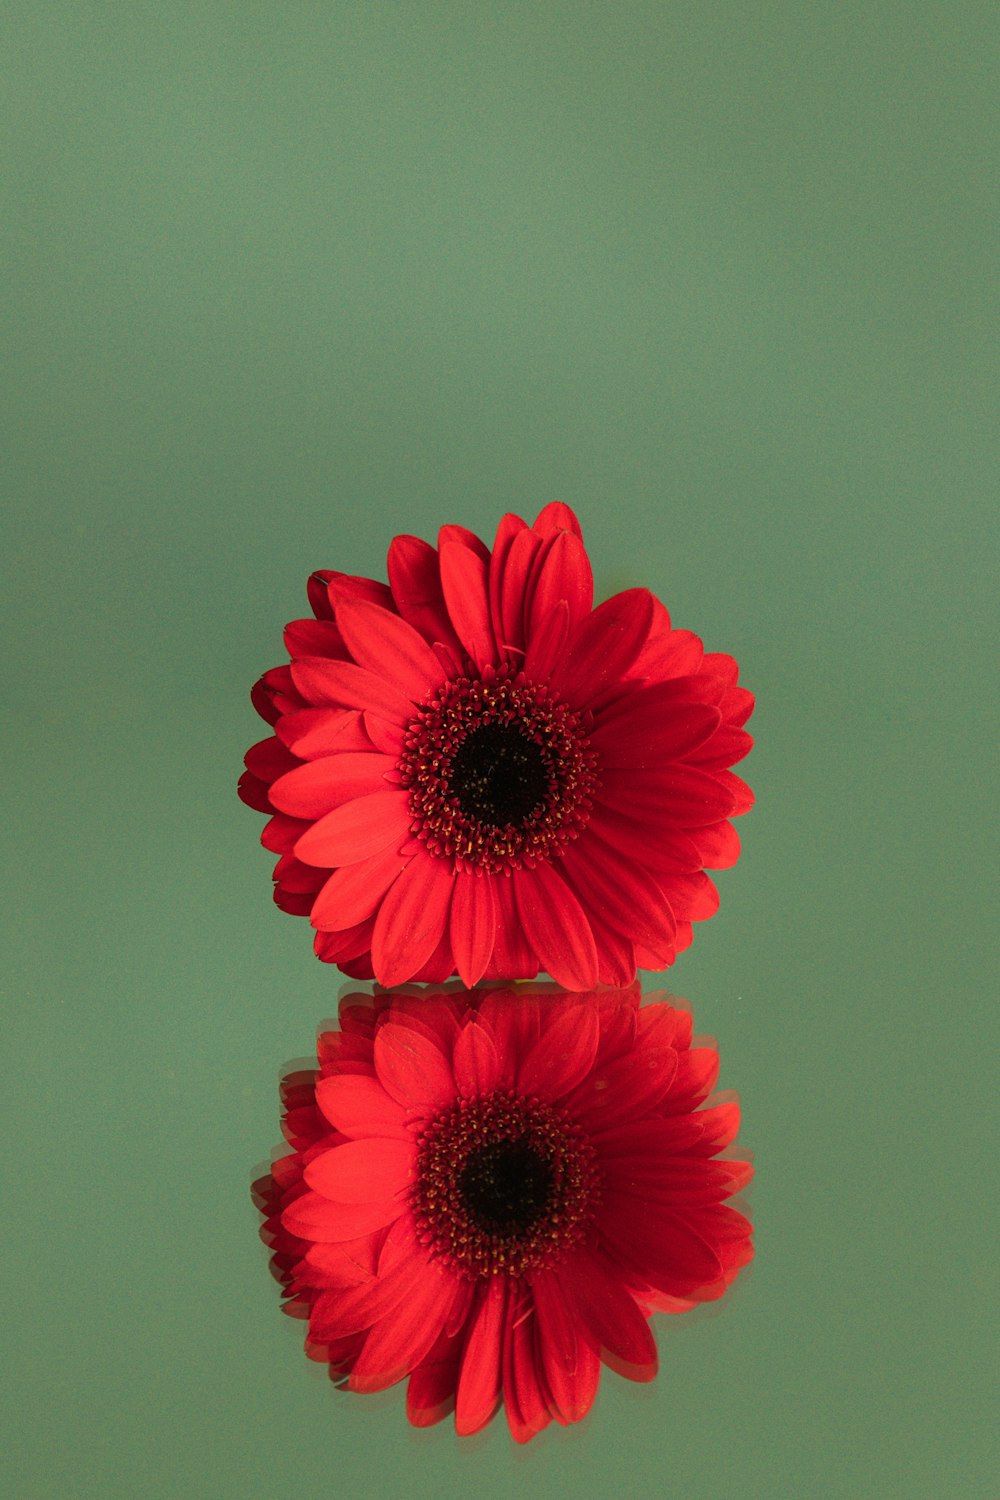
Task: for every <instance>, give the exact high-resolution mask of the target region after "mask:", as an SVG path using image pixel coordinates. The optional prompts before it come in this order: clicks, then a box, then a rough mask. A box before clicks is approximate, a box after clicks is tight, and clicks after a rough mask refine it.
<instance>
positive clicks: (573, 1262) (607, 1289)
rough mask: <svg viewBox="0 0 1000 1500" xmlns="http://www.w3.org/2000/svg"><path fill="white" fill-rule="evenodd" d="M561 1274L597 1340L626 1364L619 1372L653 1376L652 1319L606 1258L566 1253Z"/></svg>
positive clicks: (572, 1303)
mask: <svg viewBox="0 0 1000 1500" xmlns="http://www.w3.org/2000/svg"><path fill="white" fill-rule="evenodd" d="M559 1277H560V1282H561V1285H562V1287H563V1288H564V1290H565V1292H566V1296H567V1301H568V1302H569V1304H570V1306H571V1307H575V1309H576V1314H577V1316H578V1317H579V1318H580V1320H581V1322H582V1323H583V1324H584V1325H585V1327H586V1328H587V1329H588V1330H589V1332H590V1334H591V1336H592V1337H593V1338H594V1340H595V1341H596V1342H597V1344H598V1345H599V1346H600V1347H601V1349H606V1350H607V1351H608V1353H610V1354H612V1355H614V1356H615V1357H616V1359H618V1360H620V1361H621V1363H622V1364H623V1365H624V1366H626V1367H627V1369H625V1370H621V1371H620V1373H622V1374H626V1373H627V1374H628V1377H629V1379H631V1380H652V1379H653V1376H654V1375H655V1374H656V1367H657V1357H656V1344H655V1343H654V1341H653V1335H652V1333H651V1331H650V1327H649V1323H648V1322H647V1321H646V1319H645V1318H644V1317H643V1315H642V1313H641V1312H640V1311H639V1309H638V1307H637V1306H636V1303H635V1299H634V1298H633V1297H632V1295H631V1294H630V1293H629V1292H627V1291H626V1290H625V1287H624V1286H623V1285H622V1282H621V1280H620V1278H619V1277H618V1276H616V1275H615V1274H614V1272H613V1270H612V1269H611V1268H610V1266H609V1265H608V1264H607V1263H606V1262H605V1261H604V1260H603V1258H602V1257H599V1256H598V1255H597V1254H596V1253H592V1252H588V1251H583V1250H581V1251H578V1252H576V1253H575V1254H573V1255H567V1256H565V1257H564V1259H563V1260H562V1261H561V1263H560V1266H559Z"/></svg>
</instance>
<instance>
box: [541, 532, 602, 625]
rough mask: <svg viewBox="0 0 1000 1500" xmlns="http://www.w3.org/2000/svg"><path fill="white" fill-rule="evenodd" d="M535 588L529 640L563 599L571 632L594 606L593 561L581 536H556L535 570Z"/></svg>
mask: <svg viewBox="0 0 1000 1500" xmlns="http://www.w3.org/2000/svg"><path fill="white" fill-rule="evenodd" d="M533 578H534V587H533V589H532V593H531V603H530V607H529V610H528V615H527V629H526V632H525V634H526V640H527V644H528V647H529V650H530V646H531V642H532V639H533V637H534V635H535V634H536V632H537V631H539V630H540V629H541V627H542V625H543V624H544V622H545V620H546V618H547V617H548V614H549V612H550V611H551V610H553V609H554V608H555V607H556V605H557V604H558V603H559V602H560V601H561V600H563V599H565V600H566V602H567V604H568V605H569V619H570V626H571V628H572V629H574V630H575V628H576V627H577V626H578V625H579V624H580V622H581V621H582V620H583V619H584V618H585V616H587V615H589V614H590V612H591V610H592V609H593V607H594V576H593V574H592V572H591V569H590V559H589V558H588V556H587V553H586V551H585V549H584V546H583V543H582V542H581V541H580V539H579V537H578V536H576V535H575V534H574V533H573V532H571V531H558V532H556V533H555V534H554V536H553V538H552V540H551V542H550V543H548V544H547V545H546V547H545V549H544V551H543V553H542V555H541V556H540V558H539V561H538V563H537V564H536V568H535V570H534V571H533Z"/></svg>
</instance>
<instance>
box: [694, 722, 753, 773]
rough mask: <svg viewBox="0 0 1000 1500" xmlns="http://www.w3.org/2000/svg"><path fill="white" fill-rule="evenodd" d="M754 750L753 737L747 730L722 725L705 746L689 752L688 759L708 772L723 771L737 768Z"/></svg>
mask: <svg viewBox="0 0 1000 1500" xmlns="http://www.w3.org/2000/svg"><path fill="white" fill-rule="evenodd" d="M752 749H753V736H752V735H749V734H747V732H746V730H745V729H736V728H735V727H734V726H733V725H731V724H722V725H721V726H720V727H719V728H718V729H717V730H716V731H715V733H714V734H713V735H712V736H711V738H710V739H708V740H707V741H706V742H705V743H704V744H703V745H699V746H697V747H696V748H695V749H694V750H692V751H689V752H688V753H687V759H688V760H690V761H691V762H692V763H693V764H694V765H696V766H704V767H706V768H707V769H708V770H722V769H723V768H725V767H726V766H735V765H736V762H737V761H740V760H742V759H743V757H744V756H745V755H749V754H750V751H751V750H752Z"/></svg>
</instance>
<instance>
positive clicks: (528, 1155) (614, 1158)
mask: <svg viewBox="0 0 1000 1500" xmlns="http://www.w3.org/2000/svg"><path fill="white" fill-rule="evenodd" d="M639 1000H640V996H639V991H638V988H637V987H636V986H632V987H631V988H630V989H627V990H615V991H603V992H593V993H590V994H566V993H564V992H560V991H557V990H556V989H555V987H554V986H543V985H531V986H524V985H521V986H518V987H516V988H503V989H489V990H484V991H480V992H476V993H470V992H468V991H466V990H463V989H460V988H458V987H457V986H455V987H447V988H445V989H437V990H434V991H432V992H427V993H417V992H416V991H414V992H411V993H401V992H399V991H397V992H394V993H392V994H375V995H374V996H369V995H362V994H353V995H349V996H347V997H346V998H345V999H344V1000H343V1001H342V1003H341V1006H340V1018H339V1019H340V1026H339V1029H338V1030H330V1031H325V1032H323V1033H322V1034H321V1035H320V1037H319V1043H318V1049H317V1050H318V1059H317V1060H318V1067H317V1068H316V1069H315V1070H309V1071H305V1072H296V1073H290V1074H288V1075H286V1077H285V1079H284V1080H283V1086H282V1097H283V1101H284V1106H285V1115H284V1121H283V1129H284V1134H285V1137H286V1139H287V1141H288V1143H289V1145H290V1146H291V1148H292V1150H291V1152H290V1153H289V1154H287V1155H284V1156H282V1157H281V1158H280V1159H278V1160H277V1161H275V1162H274V1165H273V1166H272V1168H271V1171H270V1173H269V1174H268V1175H267V1176H265V1177H263V1178H261V1180H260V1181H258V1182H257V1183H255V1185H254V1194H255V1201H256V1202H257V1204H258V1207H259V1208H260V1209H261V1212H262V1213H263V1215H264V1219H265V1223H264V1226H263V1228H262V1236H263V1238H264V1239H265V1242H266V1243H268V1244H269V1245H270V1246H271V1247H272V1249H273V1252H274V1253H273V1259H272V1268H273V1271H274V1274H275V1275H276V1277H277V1278H278V1280H279V1281H280V1282H281V1284H282V1287H283V1295H284V1297H285V1298H286V1299H287V1301H286V1307H287V1310H288V1311H289V1312H291V1313H293V1314H294V1315H295V1316H298V1317H301V1318H303V1319H306V1320H307V1321H308V1333H307V1336H306V1351H307V1353H308V1354H309V1355H310V1356H311V1357H312V1358H314V1359H317V1360H320V1361H323V1362H325V1363H328V1364H329V1366H330V1371H331V1375H332V1376H333V1377H334V1378H335V1379H336V1380H337V1381H338V1382H339V1383H341V1384H343V1385H346V1386H347V1387H348V1388H350V1389H351V1390H354V1391H359V1392H370V1391H378V1390H382V1389H384V1388H385V1387H387V1386H391V1385H393V1384H395V1383H396V1382H397V1381H400V1380H402V1379H404V1378H408V1393H407V1414H408V1416H409V1419H410V1421H411V1422H412V1423H414V1424H415V1425H417V1426H427V1425H430V1424H431V1423H434V1422H437V1421H439V1420H441V1419H442V1418H443V1417H445V1416H446V1415H447V1414H448V1413H450V1412H452V1411H454V1414H455V1426H456V1429H457V1431H458V1432H459V1433H460V1434H469V1433H474V1432H476V1431H478V1430H479V1429H480V1428H482V1427H483V1426H485V1425H486V1423H488V1422H489V1421H490V1419H491V1418H492V1417H493V1415H494V1414H495V1413H496V1411H497V1410H498V1408H499V1406H500V1405H501V1402H502V1404H503V1406H504V1409H505V1411H506V1416H507V1421H508V1423H509V1426H510V1430H511V1432H512V1433H513V1435H514V1437H515V1438H516V1439H517V1440H518V1441H519V1442H526V1441H527V1440H528V1439H530V1438H531V1437H533V1436H534V1435H535V1434H536V1433H537V1432H539V1431H540V1430H541V1429H542V1428H543V1427H545V1426H547V1425H548V1423H549V1422H550V1421H551V1420H552V1419H555V1420H556V1421H557V1422H560V1423H563V1424H567V1423H571V1422H575V1421H578V1420H579V1419H580V1418H581V1417H583V1416H584V1415H585V1414H586V1413H587V1411H588V1410H589V1408H590V1406H591V1403H592V1402H593V1400H594V1396H595V1394H596V1391H597V1386H598V1380H599V1375H600V1366H601V1363H602V1362H603V1363H604V1364H607V1365H609V1366H610V1367H611V1368H612V1369H614V1370H616V1371H617V1372H618V1373H620V1374H622V1375H625V1376H626V1377H628V1378H629V1379H631V1380H638V1381H648V1380H651V1379H652V1378H653V1377H654V1375H655V1374H656V1368H657V1354H656V1345H655V1342H654V1339H653V1335H652V1332H651V1329H650V1322H649V1319H650V1315H651V1314H652V1313H654V1312H671V1313H676V1312H683V1311H685V1310H687V1309H690V1308H692V1307H694V1306H695V1305H696V1304H698V1303H700V1302H706V1301H709V1300H712V1299H715V1298H718V1297H720V1296H721V1295H722V1294H723V1292H724V1291H725V1290H726V1288H727V1286H728V1285H729V1284H730V1283H731V1282H732V1280H733V1279H734V1277H735V1276H736V1275H737V1273H738V1271H739V1270H740V1268H741V1267H742V1266H744V1265H745V1264H746V1263H747V1262H748V1261H749V1260H750V1258H751V1255H752V1247H751V1239H750V1236H751V1227H750V1224H749V1222H748V1220H747V1219H746V1218H745V1217H744V1215H743V1214H742V1213H741V1212H738V1211H737V1210H736V1209H735V1208H734V1207H732V1206H731V1205H729V1204H727V1203H726V1201H725V1200H726V1199H728V1198H730V1197H731V1196H732V1195H733V1194H735V1193H738V1192H739V1191H740V1189H741V1188H742V1187H743V1186H744V1185H745V1184H746V1183H747V1181H748V1180H749V1178H750V1175H751V1170H752V1169H751V1167H750V1166H749V1164H748V1163H747V1162H746V1161H745V1160H742V1159H737V1157H738V1153H733V1152H731V1151H730V1152H729V1154H728V1155H726V1156H722V1155H721V1153H723V1152H725V1151H726V1150H727V1148H728V1147H729V1146H730V1145H731V1143H732V1141H733V1139H734V1137H735V1135H736V1131H737V1128H738V1124H739V1107H738V1105H737V1103H736V1101H735V1099H734V1098H733V1097H731V1096H728V1097H724V1098H718V1099H716V1100H714V1101H709V1102H707V1103H706V1100H707V1098H708V1095H709V1094H710V1093H711V1091H712V1089H713V1088H714V1085H715V1081H716V1076H717V1073H718V1062H719V1060H718V1055H717V1053H716V1051H715V1048H714V1046H713V1045H711V1044H706V1043H704V1042H699V1041H696V1040H693V1039H692V1035H691V1032H692V1024H691V1016H690V1014H689V1013H688V1011H687V1010H686V1009H684V1008H682V1006H681V1004H680V1003H678V1002H676V1001H672V1000H670V999H669V998H667V997H666V996H664V995H654V996H651V997H649V999H648V1001H647V1003H645V1004H643V1005H642V1006H640V1003H639Z"/></svg>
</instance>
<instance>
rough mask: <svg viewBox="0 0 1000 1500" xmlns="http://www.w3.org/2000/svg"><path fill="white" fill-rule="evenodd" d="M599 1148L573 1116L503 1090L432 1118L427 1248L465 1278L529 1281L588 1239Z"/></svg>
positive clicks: (425, 1142) (422, 1183) (424, 1218)
mask: <svg viewBox="0 0 1000 1500" xmlns="http://www.w3.org/2000/svg"><path fill="white" fill-rule="evenodd" d="M596 1190H597V1169H596V1166H595V1162H594V1152H593V1148H592V1147H591V1146H590V1144H589V1142H587V1141H586V1140H585V1138H584V1137H583V1135H582V1134H581V1132H580V1130H579V1127H578V1126H575V1125H573V1124H572V1123H571V1122H570V1120H569V1119H568V1117H567V1116H566V1114H565V1113H564V1111H562V1110H556V1109H550V1108H548V1107H547V1106H546V1105H543V1104H539V1103H537V1102H536V1101H534V1100H526V1099H518V1098H516V1097H515V1096H514V1095H512V1094H507V1093H501V1092H496V1093H492V1094H485V1095H483V1096H482V1097H480V1098H478V1099H461V1100H459V1101H458V1102H457V1103H455V1104H453V1105H450V1106H449V1107H448V1109H446V1110H444V1111H443V1112H442V1113H441V1114H439V1115H438V1116H437V1118H436V1119H434V1120H432V1121H431V1123H430V1125H429V1126H428V1127H427V1129H426V1130H425V1131H424V1134H423V1137H422V1139H421V1145H420V1154H419V1156H418V1159H417V1181H416V1186H415V1190H414V1210H415V1214H416V1220H417V1225H418V1230H419V1233H420V1236H421V1239H422V1241H423V1242H424V1243H425V1244H429V1245H430V1246H432V1247H433V1249H434V1251H435V1253H437V1254H438V1255H440V1256H442V1257H443V1258H445V1259H447V1260H448V1261H450V1263H451V1264H452V1266H453V1267H454V1268H455V1269H456V1270H458V1271H460V1272H462V1273H464V1274H465V1275H466V1276H470V1277H476V1276H496V1275H501V1274H502V1275H506V1276H520V1275H524V1274H525V1273H526V1272H527V1271H530V1270H533V1269H536V1268H539V1267H542V1266H545V1265H548V1264H549V1263H550V1262H551V1261H552V1260H553V1259H554V1258H555V1256H556V1254H557V1253H558V1252H560V1251H561V1250H563V1249H564V1248H565V1247H566V1246H567V1245H570V1244H573V1243H575V1242H576V1241H577V1240H579V1239H580V1238H581V1237H582V1235H583V1232H584V1228H585V1226H586V1223H587V1221H588V1219H589V1218H590V1217H591V1215H592V1213H593V1210H594V1205H595V1198H596Z"/></svg>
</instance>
